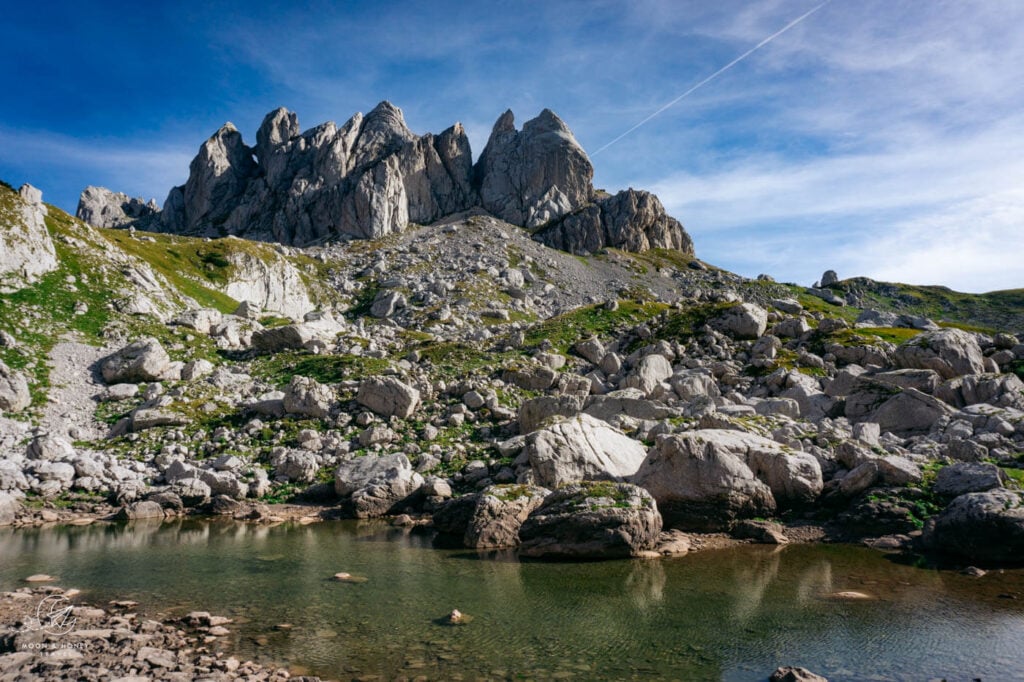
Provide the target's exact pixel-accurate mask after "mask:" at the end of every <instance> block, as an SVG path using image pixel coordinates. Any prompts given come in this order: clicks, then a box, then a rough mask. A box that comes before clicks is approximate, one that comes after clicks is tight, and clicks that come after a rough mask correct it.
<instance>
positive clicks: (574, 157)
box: [474, 109, 594, 228]
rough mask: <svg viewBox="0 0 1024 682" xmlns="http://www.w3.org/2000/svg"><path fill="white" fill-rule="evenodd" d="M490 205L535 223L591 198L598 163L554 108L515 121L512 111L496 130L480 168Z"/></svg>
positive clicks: (507, 216)
mask: <svg viewBox="0 0 1024 682" xmlns="http://www.w3.org/2000/svg"><path fill="white" fill-rule="evenodd" d="M474 175H475V178H476V180H477V183H478V186H479V192H480V203H481V205H482V206H483V208H484V209H486V210H487V211H489V212H490V213H492V214H493V215H495V216H497V217H499V218H501V219H502V220H504V221H506V222H509V223H512V224H513V225H521V226H523V227H527V228H534V227H539V226H541V225H544V224H545V223H548V222H550V221H552V220H555V219H556V218H560V217H562V216H564V215H566V214H567V213H571V212H572V211H575V210H576V209H578V208H581V207H583V206H584V205H586V204H588V203H589V202H590V200H591V197H592V195H593V192H594V190H593V187H592V185H591V184H590V183H591V179H592V178H593V176H594V168H593V166H591V165H590V159H588V158H587V153H586V152H584V151H583V148H582V147H580V146H579V143H577V142H576V138H574V137H573V135H572V131H570V130H569V127H568V126H566V125H565V123H564V122H563V121H562V119H560V118H558V116H557V115H555V113H554V112H553V111H551V110H550V109H545V110H544V111H542V112H541V113H540V115H539V116H537V118H534V119H532V120H530V121H527V122H526V123H525V124H524V125H523V129H522V131H517V130H516V127H515V117H514V115H513V114H512V112H511V111H506V112H505V113H504V114H502V115H501V116H500V117H499V118H498V120H497V121H496V122H495V124H494V128H493V130H491V136H490V139H488V141H487V146H486V147H484V150H483V152H482V153H481V154H480V159H479V160H478V161H477V163H476V167H475V168H474Z"/></svg>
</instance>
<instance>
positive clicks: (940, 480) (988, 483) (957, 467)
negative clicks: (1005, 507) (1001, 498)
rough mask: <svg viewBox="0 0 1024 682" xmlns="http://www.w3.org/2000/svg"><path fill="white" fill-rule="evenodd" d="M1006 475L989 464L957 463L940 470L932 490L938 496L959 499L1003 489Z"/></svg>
mask: <svg viewBox="0 0 1024 682" xmlns="http://www.w3.org/2000/svg"><path fill="white" fill-rule="evenodd" d="M1005 482H1006V474H1004V473H1003V471H1002V469H1000V468H999V467H997V466H996V465H995V464H989V463H987V462H957V463H955V464H950V465H949V466H944V467H942V468H941V469H939V473H938V475H936V477H935V485H934V486H933V488H932V490H934V491H935V494H936V495H945V496H947V497H959V496H960V495H964V494H966V493H983V492H986V491H989V490H993V489H995V488H1002V487H1003V483H1005Z"/></svg>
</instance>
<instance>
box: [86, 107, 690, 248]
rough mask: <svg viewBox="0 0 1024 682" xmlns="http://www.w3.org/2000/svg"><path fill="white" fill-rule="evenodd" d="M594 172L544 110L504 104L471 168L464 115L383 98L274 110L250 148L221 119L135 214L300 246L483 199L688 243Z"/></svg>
mask: <svg viewBox="0 0 1024 682" xmlns="http://www.w3.org/2000/svg"><path fill="white" fill-rule="evenodd" d="M254 155H255V157H254ZM593 175H594V168H593V165H592V164H591V163H590V159H589V158H588V157H587V154H586V152H585V151H584V150H583V148H582V147H581V146H580V145H579V143H578V142H577V141H576V138H575V137H574V136H573V134H572V131H571V130H570V129H569V127H568V126H567V125H566V124H565V122H564V121H563V120H562V119H561V118H559V117H558V115H557V114H555V113H554V112H553V111H551V110H550V109H544V110H543V111H541V112H540V114H538V115H537V117H536V118H533V119H531V120H529V121H527V122H526V123H525V124H524V125H523V128H522V130H517V129H516V126H515V116H514V114H513V113H512V111H511V110H508V111H506V112H505V113H503V114H502V115H501V116H499V117H498V120H497V121H496V122H495V124H494V128H493V130H492V132H491V135H490V139H489V140H488V142H487V145H486V147H485V148H484V150H483V153H482V154H481V155H480V158H479V160H478V162H477V163H476V165H475V166H474V164H473V160H472V150H471V149H470V144H469V138H468V137H467V135H466V131H465V129H464V128H463V126H462V125H461V124H458V123H456V124H455V125H453V126H452V127H450V128H448V129H447V130H445V131H444V132H442V133H440V134H439V135H433V134H430V133H428V134H426V135H422V136H419V135H416V134H415V133H413V132H412V131H411V130H409V127H408V126H407V125H406V122H405V117H404V116H403V115H402V110H401V109H399V108H398V107H396V106H395V105H393V104H392V103H391V102H388V101H386V100H385V101H382V102H380V103H379V104H378V105H377V106H376V107H374V108H373V109H372V110H371V111H370V112H369V113H368V114H366V115H365V116H363V115H362V114H358V113H357V114H355V115H354V116H353V117H352V118H350V119H349V120H348V121H347V122H345V124H344V125H342V126H341V127H340V128H339V127H337V126H336V125H335V124H334V123H333V122H328V123H324V124H321V125H318V126H316V127H314V128H311V129H309V130H306V131H305V132H300V128H299V121H298V116H296V114H294V113H293V112H291V111H289V110H288V109H285V108H283V107H282V108H278V109H275V110H274V111H271V112H270V113H268V114H267V115H266V117H265V118H264V119H263V122H262V124H261V125H260V128H259V130H258V131H257V133H256V145H255V147H249V146H247V145H246V143H245V141H244V140H243V138H242V134H241V133H240V132H239V131H238V130H237V128H235V126H234V125H232V124H231V123H225V124H224V125H223V126H222V127H221V128H220V129H219V130H217V132H216V133H215V134H214V135H213V136H212V137H210V138H209V139H208V140H206V141H205V142H204V143H203V145H202V146H201V147H200V149H199V153H198V154H197V155H196V157H195V159H193V161H192V163H191V165H190V167H189V178H188V181H187V182H186V183H185V184H184V185H183V186H181V187H175V188H173V189H172V190H171V191H170V193H169V194H168V197H167V200H166V202H165V203H164V209H163V211H162V213H161V214H160V215H159V217H158V218H155V217H153V216H149V215H147V216H140V217H139V218H138V219H136V221H135V224H137V226H139V227H143V228H145V229H160V230H163V231H167V232H175V233H184V234H195V235H203V236H225V235H237V236H243V237H248V238H252V239H259V240H265V241H279V242H283V243H286V244H294V245H306V244H311V243H317V242H321V241H326V240H331V239H338V238H342V239H346V238H378V237H381V236H384V235H387V234H391V233H394V232H399V231H402V230H404V229H406V228H407V226H408V225H409V223H419V224H429V223H432V222H434V221H437V220H439V219H441V218H444V217H446V216H449V215H452V214H455V213H459V212H462V211H465V210H468V209H470V208H475V207H481V208H483V209H485V210H486V211H488V212H490V213H491V214H493V215H494V216H496V217H498V218H500V219H502V220H504V221H506V222H509V223H512V224H513V225H518V226H520V227H525V228H528V229H531V230H538V232H537V236H536V238H537V239H538V240H540V241H543V242H544V243H546V244H548V245H551V246H557V247H558V248H561V249H565V250H568V251H573V252H575V253H581V252H585V251H592V250H594V249H598V248H602V247H605V246H613V247H620V248H625V249H635V250H642V249H647V248H682V249H684V250H687V251H692V242H690V238H689V236H688V235H687V234H686V232H685V230H683V227H682V225H680V224H679V223H678V221H675V220H674V219H671V218H669V217H668V216H667V215H665V212H664V209H663V208H662V206H661V203H660V202H658V201H657V198H656V197H653V196H651V195H647V194H646V193H630V194H627V195H624V196H623V197H619V198H615V199H616V200H615V201H614V202H611V201H610V200H609V199H600V200H599V199H598V198H597V197H596V196H595V194H594V188H593V185H592V178H593ZM92 193H93V194H95V193H96V192H95V188H94V189H93V192H92ZM641 194H642V196H641ZM90 202H92V203H96V202H95V201H94V200H91V199H90V200H89V201H86V197H85V193H83V203H82V205H81V206H80V212H79V217H81V218H83V219H84V220H89V221H95V220H106V219H104V218H102V217H101V216H102V215H103V211H102V210H90V208H89V206H90V205H91V204H90ZM114 203H117V202H116V201H113V200H111V201H107V200H106V199H104V200H103V201H100V202H99V204H101V205H103V206H106V205H108V204H114ZM112 213H113V214H115V220H114V222H116V223H117V224H118V225H119V226H123V225H126V224H128V223H130V222H131V220H127V221H126V218H130V217H131V213H130V212H129V211H127V210H124V211H123V213H124V216H122V215H120V214H119V213H117V212H116V211H112ZM105 225H110V226H113V223H112V222H110V221H109V220H107V222H106V223H105Z"/></svg>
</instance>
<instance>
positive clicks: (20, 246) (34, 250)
mask: <svg viewBox="0 0 1024 682" xmlns="http://www.w3.org/2000/svg"><path fill="white" fill-rule="evenodd" d="M0 192H2V193H3V195H2V196H0V201H2V203H0V207H2V208H3V209H4V210H0V246H2V247H3V248H0V292H11V291H17V290H18V289H21V288H23V287H25V286H28V285H30V284H33V283H35V282H37V281H38V280H39V278H40V277H42V276H43V275H45V274H46V273H48V272H51V271H53V270H56V269H57V266H58V262H57V252H56V250H55V249H54V246H53V240H52V239H51V238H50V232H49V230H47V229H46V222H45V220H46V215H47V209H46V206H45V205H43V194H42V192H40V191H39V190H38V189H36V188H35V187H33V186H32V185H22V187H21V189H20V190H19V191H18V192H11V191H10V190H8V189H7V188H6V187H0Z"/></svg>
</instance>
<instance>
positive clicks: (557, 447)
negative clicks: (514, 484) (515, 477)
mask: <svg viewBox="0 0 1024 682" xmlns="http://www.w3.org/2000/svg"><path fill="white" fill-rule="evenodd" d="M646 456H647V452H646V449H645V448H644V446H643V444H642V443H640V442H638V441H635V440H633V439H632V438H630V437H629V436H627V435H626V434H624V433H622V431H619V430H618V429H616V428H614V427H612V426H611V425H609V424H608V423H607V422H603V421H601V420H600V419H595V418H594V417H591V416H590V415H588V414H579V415H576V416H573V417H569V418H567V419H564V420H562V421H557V422H555V423H553V424H551V425H549V426H546V427H544V428H542V429H539V430H537V431H534V432H533V433H531V434H530V435H528V436H527V438H526V448H525V450H524V452H523V454H522V455H521V456H520V458H519V460H517V463H518V464H519V466H520V470H519V480H520V482H523V483H533V484H535V485H539V486H543V487H545V488H557V487H558V486H560V485H563V484H565V483H575V482H577V481H585V480H608V479H611V480H625V479H627V478H628V477H630V476H632V475H633V474H635V473H636V471H637V469H639V467H640V464H641V463H642V462H643V461H644V458H645V457H646ZM527 465H528V466H527Z"/></svg>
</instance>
